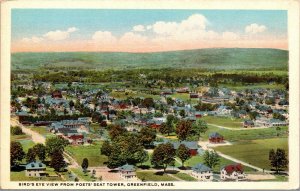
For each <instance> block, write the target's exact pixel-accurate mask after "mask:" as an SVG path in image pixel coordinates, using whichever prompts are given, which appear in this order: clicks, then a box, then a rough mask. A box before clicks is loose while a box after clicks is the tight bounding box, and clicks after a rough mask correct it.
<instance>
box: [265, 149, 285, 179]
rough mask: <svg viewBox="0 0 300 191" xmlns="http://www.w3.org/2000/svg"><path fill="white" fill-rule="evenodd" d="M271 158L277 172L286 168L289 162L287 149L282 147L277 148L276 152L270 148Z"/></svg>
mask: <svg viewBox="0 0 300 191" xmlns="http://www.w3.org/2000/svg"><path fill="white" fill-rule="evenodd" d="M269 160H270V162H271V165H272V167H274V168H275V170H276V173H277V174H278V172H279V171H280V170H281V169H282V168H286V167H287V165H288V163H289V161H288V159H287V155H286V153H285V150H284V149H280V148H277V150H276V152H275V151H274V150H273V149H271V150H270V152H269Z"/></svg>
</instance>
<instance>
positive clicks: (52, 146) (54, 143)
mask: <svg viewBox="0 0 300 191" xmlns="http://www.w3.org/2000/svg"><path fill="white" fill-rule="evenodd" d="M68 143H69V142H68V141H67V140H65V139H63V138H61V137H50V138H47V139H46V144H45V145H46V152H47V154H48V156H50V157H51V156H52V155H53V153H57V152H60V153H62V152H63V151H64V148H65V146H67V145H68Z"/></svg>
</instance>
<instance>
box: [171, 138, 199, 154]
mask: <svg viewBox="0 0 300 191" xmlns="http://www.w3.org/2000/svg"><path fill="white" fill-rule="evenodd" d="M172 144H173V147H174V149H176V150H177V149H178V147H179V146H180V145H181V144H183V145H184V146H186V147H187V148H188V149H189V152H190V155H191V156H195V155H197V154H198V143H197V141H182V142H173V143H172Z"/></svg>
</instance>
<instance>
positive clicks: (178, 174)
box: [173, 172, 197, 181]
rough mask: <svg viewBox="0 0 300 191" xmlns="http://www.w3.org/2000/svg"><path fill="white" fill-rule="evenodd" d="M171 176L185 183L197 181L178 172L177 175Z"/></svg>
mask: <svg viewBox="0 0 300 191" xmlns="http://www.w3.org/2000/svg"><path fill="white" fill-rule="evenodd" d="M173 175H174V176H176V177H178V178H180V179H182V180H185V181H197V179H196V178H193V177H191V176H190V175H188V174H185V173H182V172H178V173H177V174H173Z"/></svg>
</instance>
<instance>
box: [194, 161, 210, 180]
mask: <svg viewBox="0 0 300 191" xmlns="http://www.w3.org/2000/svg"><path fill="white" fill-rule="evenodd" d="M190 175H191V176H192V177H195V178H196V179H198V180H200V181H212V180H213V171H212V169H211V168H209V167H207V166H206V165H204V164H202V163H198V164H197V165H195V166H193V167H192V171H191V173H190Z"/></svg>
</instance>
